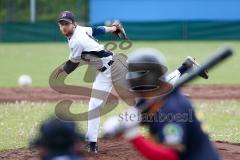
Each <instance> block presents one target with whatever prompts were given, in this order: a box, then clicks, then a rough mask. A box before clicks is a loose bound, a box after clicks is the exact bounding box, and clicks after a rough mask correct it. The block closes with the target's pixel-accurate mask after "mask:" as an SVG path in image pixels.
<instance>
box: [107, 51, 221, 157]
mask: <svg viewBox="0 0 240 160" xmlns="http://www.w3.org/2000/svg"><path fill="white" fill-rule="evenodd" d="M128 68H129V72H128V74H127V77H126V78H127V80H128V82H129V84H130V87H131V90H132V91H133V92H134V93H135V95H136V96H137V97H138V100H137V101H138V102H137V104H136V106H135V107H132V108H130V109H128V110H127V112H126V113H125V114H124V115H120V116H119V117H112V118H110V119H108V120H107V121H106V122H105V124H104V131H105V135H108V136H112V137H114V136H117V135H119V134H118V133H121V134H123V137H124V138H125V139H127V140H129V142H130V143H132V145H133V146H134V147H135V148H136V149H137V150H138V151H139V152H140V153H141V154H142V155H143V156H144V157H145V158H146V159H149V160H160V159H161V160H204V159H207V160H218V159H219V156H218V154H217V152H216V150H215V149H214V147H213V145H212V143H211V142H210V140H209V137H208V135H207V134H206V133H204V132H203V130H202V128H201V123H200V122H199V120H198V119H197V118H196V115H195V112H194V109H193V106H192V105H191V103H190V102H189V100H188V99H187V97H186V96H184V95H183V94H182V93H181V91H179V90H175V91H174V92H173V93H171V95H169V96H167V97H166V96H163V95H164V93H169V92H170V91H171V90H172V84H171V83H169V82H168V81H166V74H165V72H164V68H165V63H164V59H163V58H162V57H161V56H159V53H141V52H139V53H135V54H132V55H131V56H130V57H129V59H128ZM156 96H158V97H159V98H158V100H157V101H156V102H155V103H154V104H152V106H151V107H149V108H148V109H147V110H145V111H144V112H142V113H140V112H139V110H138V109H137V108H138V107H141V106H142V105H144V104H145V103H147V101H148V100H151V99H152V98H153V97H156ZM139 124H144V125H146V126H147V127H148V128H149V132H150V135H151V136H152V138H153V140H152V141H151V140H147V139H146V138H145V137H143V136H142V135H140V133H139ZM119 131H121V132H119Z"/></svg>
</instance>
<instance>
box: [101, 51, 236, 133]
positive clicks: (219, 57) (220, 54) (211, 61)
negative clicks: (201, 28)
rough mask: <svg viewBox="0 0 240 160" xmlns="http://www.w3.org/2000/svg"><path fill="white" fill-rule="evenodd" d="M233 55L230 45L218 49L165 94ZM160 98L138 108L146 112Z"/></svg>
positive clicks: (121, 131) (119, 131)
mask: <svg viewBox="0 0 240 160" xmlns="http://www.w3.org/2000/svg"><path fill="white" fill-rule="evenodd" d="M232 55H233V50H232V49H231V48H230V47H225V48H223V49H221V50H218V51H217V52H216V53H215V54H213V55H212V56H211V57H210V58H208V60H207V61H206V62H205V63H203V64H202V65H201V66H200V67H199V68H198V69H196V70H194V71H192V72H191V73H190V74H188V75H187V76H185V77H183V78H182V79H180V80H179V81H178V82H177V83H176V84H175V85H174V89H173V90H172V91H171V92H170V93H169V94H167V95H165V96H164V97H166V98H167V97H168V96H170V95H171V94H172V93H173V92H174V91H175V90H177V89H178V88H180V87H182V86H183V85H184V84H186V83H188V82H190V81H192V80H194V79H195V78H197V77H198V75H199V74H200V73H202V72H203V71H205V70H210V69H212V68H213V67H215V66H217V65H218V64H220V63H221V62H223V61H224V60H226V59H227V58H229V57H231V56H232ZM158 99H159V97H154V98H152V99H151V100H148V101H147V102H146V103H144V104H143V105H142V106H140V107H138V109H139V110H140V112H144V111H146V110H147V109H149V108H150V107H151V106H152V105H153V104H154V103H155V102H157V100H158ZM132 127H135V125H133V126H129V127H128V128H124V129H121V128H119V130H118V131H117V132H116V134H115V135H104V136H103V138H113V137H115V136H116V135H119V134H121V133H123V132H124V131H125V130H126V129H129V128H132Z"/></svg>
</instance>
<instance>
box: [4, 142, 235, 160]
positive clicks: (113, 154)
mask: <svg viewBox="0 0 240 160" xmlns="http://www.w3.org/2000/svg"><path fill="white" fill-rule="evenodd" d="M215 146H216V148H217V149H218V151H219V153H220V155H221V157H222V159H223V160H239V159H240V145H237V144H230V143H224V142H215ZM99 147H100V148H99V153H98V154H96V155H89V154H87V153H83V154H84V156H85V157H87V159H89V160H95V159H97V160H110V159H117V160H126V159H128V160H136V159H138V160H143V158H142V157H141V155H139V154H138V153H137V152H136V151H135V150H134V149H133V148H132V146H131V145H130V144H129V143H128V142H127V141H125V140H123V139H118V140H111V141H110V140H100V141H99ZM37 156H38V152H37V151H36V150H29V149H16V150H9V151H2V152H0V159H14V160H26V159H31V160H34V159H37Z"/></svg>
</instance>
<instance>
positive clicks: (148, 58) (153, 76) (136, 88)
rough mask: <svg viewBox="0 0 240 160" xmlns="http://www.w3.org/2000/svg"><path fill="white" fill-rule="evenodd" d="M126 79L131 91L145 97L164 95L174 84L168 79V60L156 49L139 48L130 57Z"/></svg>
mask: <svg viewBox="0 0 240 160" xmlns="http://www.w3.org/2000/svg"><path fill="white" fill-rule="evenodd" d="M127 62H128V73H127V75H126V79H127V81H128V82H129V85H130V91H132V92H135V93H137V94H139V95H141V96H144V97H155V96H162V95H165V94H167V93H169V92H170V91H171V90H172V89H173V86H172V85H171V84H170V83H168V82H167V81H166V76H165V74H166V72H167V67H166V62H165V58H164V57H163V55H162V54H161V53H159V52H158V51H156V50H154V49H150V48H143V49H138V50H136V51H135V52H133V53H132V54H130V56H129V57H128V61H127Z"/></svg>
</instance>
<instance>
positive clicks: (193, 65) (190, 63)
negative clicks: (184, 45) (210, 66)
mask: <svg viewBox="0 0 240 160" xmlns="http://www.w3.org/2000/svg"><path fill="white" fill-rule="evenodd" d="M183 65H184V66H186V67H187V68H189V70H190V71H191V70H192V69H197V68H199V67H200V64H198V62H197V61H196V59H195V58H193V57H191V56H187V58H186V59H185V61H184V62H183ZM199 76H200V77H202V78H204V79H208V72H207V70H205V71H203V72H202V73H200V74H199Z"/></svg>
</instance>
